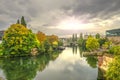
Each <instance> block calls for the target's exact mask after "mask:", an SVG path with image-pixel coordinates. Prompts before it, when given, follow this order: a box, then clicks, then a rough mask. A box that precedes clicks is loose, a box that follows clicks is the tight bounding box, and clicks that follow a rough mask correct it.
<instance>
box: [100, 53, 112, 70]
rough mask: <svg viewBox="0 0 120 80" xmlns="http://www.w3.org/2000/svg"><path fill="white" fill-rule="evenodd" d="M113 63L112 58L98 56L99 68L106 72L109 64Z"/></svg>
mask: <svg viewBox="0 0 120 80" xmlns="http://www.w3.org/2000/svg"><path fill="white" fill-rule="evenodd" d="M112 61H113V57H112V56H108V55H104V56H98V67H99V68H100V69H102V70H104V71H106V70H107V69H108V66H109V63H111V62H112Z"/></svg>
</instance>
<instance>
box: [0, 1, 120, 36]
mask: <svg viewBox="0 0 120 80" xmlns="http://www.w3.org/2000/svg"><path fill="white" fill-rule="evenodd" d="M21 16H24V17H25V20H26V22H27V25H28V28H31V29H32V30H33V31H34V32H37V31H42V32H44V33H46V34H56V35H58V36H66V35H71V34H73V33H78V34H79V33H81V32H83V33H90V34H94V33H97V32H99V33H101V34H104V33H105V30H109V29H116V28H120V0H0V30H5V29H7V28H8V27H9V26H10V25H11V24H13V23H16V21H17V19H20V18H21Z"/></svg>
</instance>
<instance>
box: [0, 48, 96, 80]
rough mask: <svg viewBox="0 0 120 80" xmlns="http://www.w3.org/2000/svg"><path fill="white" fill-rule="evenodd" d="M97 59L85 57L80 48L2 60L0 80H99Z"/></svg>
mask: <svg viewBox="0 0 120 80" xmlns="http://www.w3.org/2000/svg"><path fill="white" fill-rule="evenodd" d="M97 77H98V67H97V60H96V58H95V57H83V55H82V53H81V51H80V49H79V48H70V47H67V48H66V49H65V50H63V51H62V52H60V53H58V52H56V53H53V54H51V55H42V56H40V57H31V58H26V57H24V58H14V59H13V58H12V59H0V80H1V79H5V80H97Z"/></svg>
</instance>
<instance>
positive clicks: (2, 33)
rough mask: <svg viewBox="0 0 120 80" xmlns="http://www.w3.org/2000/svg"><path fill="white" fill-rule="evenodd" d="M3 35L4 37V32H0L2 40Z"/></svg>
mask: <svg viewBox="0 0 120 80" xmlns="http://www.w3.org/2000/svg"><path fill="white" fill-rule="evenodd" d="M3 35H4V31H0V40H2V37H3Z"/></svg>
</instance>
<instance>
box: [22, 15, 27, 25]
mask: <svg viewBox="0 0 120 80" xmlns="http://www.w3.org/2000/svg"><path fill="white" fill-rule="evenodd" d="M21 24H22V25H23V26H25V27H26V26H27V24H26V21H25V19H24V16H22V18H21Z"/></svg>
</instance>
